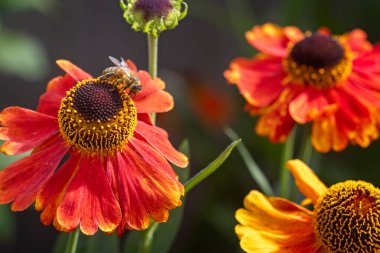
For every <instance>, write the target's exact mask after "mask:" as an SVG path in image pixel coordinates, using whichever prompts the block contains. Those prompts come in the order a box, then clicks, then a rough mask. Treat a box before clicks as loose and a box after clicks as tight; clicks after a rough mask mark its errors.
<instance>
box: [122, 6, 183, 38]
mask: <svg viewBox="0 0 380 253" xmlns="http://www.w3.org/2000/svg"><path fill="white" fill-rule="evenodd" d="M182 4H183V5H184V9H183V10H181V9H182ZM120 5H121V8H122V9H123V12H124V18H125V20H126V21H127V22H128V23H129V24H131V25H132V28H133V29H134V30H135V31H143V32H145V33H148V34H151V35H152V36H153V37H157V36H158V35H159V34H160V33H161V32H162V31H164V30H166V29H173V28H175V27H176V26H177V25H178V21H180V20H181V19H183V18H185V17H186V14H187V4H186V3H185V2H183V0H127V2H126V3H124V1H123V0H121V1H120Z"/></svg>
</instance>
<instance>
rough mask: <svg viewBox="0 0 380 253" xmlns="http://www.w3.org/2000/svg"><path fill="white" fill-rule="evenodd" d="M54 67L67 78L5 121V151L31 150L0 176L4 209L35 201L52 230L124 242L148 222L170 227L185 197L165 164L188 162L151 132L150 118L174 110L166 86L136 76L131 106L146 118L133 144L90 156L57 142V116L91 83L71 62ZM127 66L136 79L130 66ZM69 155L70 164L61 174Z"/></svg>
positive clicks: (162, 135) (4, 115)
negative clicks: (138, 87)
mask: <svg viewBox="0 0 380 253" xmlns="http://www.w3.org/2000/svg"><path fill="white" fill-rule="evenodd" d="M57 63H58V65H59V66H60V67H61V68H62V69H64V70H65V71H66V73H67V74H66V75H65V76H63V77H57V78H54V79H52V80H51V81H50V82H49V84H48V87H47V91H46V92H45V93H44V94H43V95H42V96H41V98H40V102H39V105H38V112H35V111H31V110H27V109H23V108H19V107H10V108H7V109H5V110H3V111H2V112H1V113H0V121H1V128H0V138H1V139H3V140H6V142H5V144H4V145H3V147H2V151H3V152H6V153H9V154H18V153H22V152H25V151H28V150H33V152H32V154H31V155H29V156H27V157H25V158H23V159H21V160H19V161H17V162H15V163H14V164H12V165H10V166H8V167H7V168H5V169H4V170H2V171H1V172H0V203H9V202H12V201H13V204H12V209H13V210H15V211H20V210H23V209H25V208H27V207H28V206H29V205H30V204H31V203H32V202H33V201H36V209H37V210H38V211H41V221H42V222H43V223H44V224H46V225H48V224H51V223H53V224H54V226H55V227H56V228H57V229H58V230H61V231H71V230H73V229H75V228H76V227H78V226H80V228H81V230H82V232H83V233H85V234H89V235H90V234H94V233H95V232H96V231H97V230H98V228H100V229H101V230H103V231H105V232H112V231H114V230H116V229H118V231H119V234H121V233H122V232H124V230H125V229H145V228H147V227H148V226H149V224H150V219H151V218H153V219H154V220H155V221H157V222H163V221H166V220H167V219H168V215H169V214H168V211H169V210H171V209H173V208H175V207H177V206H179V205H181V200H180V197H181V196H182V195H183V194H184V189H183V185H182V184H181V183H180V182H179V181H178V178H177V175H176V174H175V173H174V171H173V170H172V168H171V166H170V165H169V163H168V161H167V160H166V159H168V160H169V161H171V162H173V163H174V164H176V165H178V166H180V167H185V166H187V164H188V160H187V157H186V156H184V155H183V154H182V153H180V152H178V151H177V150H175V149H174V147H173V146H172V145H171V143H170V142H169V140H168V134H167V133H166V132H165V131H164V130H162V129H160V128H158V127H155V126H153V125H152V124H151V118H150V116H149V114H148V113H150V112H164V111H168V110H170V109H171V108H172V107H173V100H172V97H171V96H170V94H168V93H167V92H165V91H163V89H164V87H165V84H164V82H163V81H161V80H160V79H158V78H157V79H154V80H152V79H151V78H150V77H149V75H148V74H147V73H146V72H145V71H139V72H138V73H137V74H138V76H139V77H140V79H141V83H142V85H143V87H144V88H143V91H142V92H140V93H139V94H137V95H136V96H135V97H134V98H133V99H134V100H136V101H137V102H136V101H135V103H136V104H138V108H137V109H138V110H141V111H138V115H137V118H138V127H137V129H136V132H135V134H134V137H131V139H130V142H129V143H128V144H127V146H126V147H125V148H124V150H123V151H121V153H120V152H119V151H115V154H114V155H113V156H110V157H103V158H102V156H87V155H86V154H82V153H79V152H76V151H75V150H73V149H71V147H70V146H68V144H67V143H66V142H65V140H64V139H63V138H62V136H61V135H60V134H59V126H58V121H57V115H58V110H59V106H60V101H61V99H62V98H63V97H64V96H65V95H66V91H67V90H68V89H70V88H71V87H73V85H75V83H76V82H77V81H81V80H83V79H86V78H91V76H90V75H89V74H87V73H86V72H84V71H83V70H81V69H80V68H78V67H77V66H75V65H73V64H72V63H70V62H69V61H64V60H60V61H57ZM127 63H128V64H129V66H130V67H131V69H133V70H136V71H137V69H136V67H135V66H134V65H133V63H132V62H131V61H128V62H127ZM158 101H161V102H162V103H158ZM66 154H70V156H69V157H68V159H67V161H65V162H64V163H63V165H62V166H60V167H59V168H58V165H59V163H60V162H61V161H62V159H63V157H64V156H65V155H66ZM57 168H58V169H57Z"/></svg>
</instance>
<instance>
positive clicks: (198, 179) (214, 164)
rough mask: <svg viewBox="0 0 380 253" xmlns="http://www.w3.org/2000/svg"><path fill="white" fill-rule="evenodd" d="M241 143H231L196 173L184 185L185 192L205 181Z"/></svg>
mask: <svg viewBox="0 0 380 253" xmlns="http://www.w3.org/2000/svg"><path fill="white" fill-rule="evenodd" d="M240 142H241V139H240V140H236V141H234V142H232V143H231V144H230V145H229V146H228V147H227V148H226V149H225V150H224V151H223V152H222V153H221V154H220V155H219V156H218V157H217V158H216V159H215V160H214V161H212V162H211V163H210V164H209V165H208V166H207V167H206V168H204V169H203V170H201V171H200V172H198V173H197V174H196V175H195V176H194V177H192V178H191V179H190V180H189V181H187V182H186V183H185V192H186V193H187V192H189V191H190V190H191V189H192V188H194V187H195V186H197V185H198V184H199V183H200V182H202V181H203V180H205V179H206V178H207V177H208V176H210V175H211V174H212V173H214V172H215V171H216V170H217V169H218V168H219V167H220V165H222V164H223V163H224V161H225V160H226V159H227V157H228V156H229V155H230V154H231V151H232V150H233V149H234V148H235V146H236V145H237V144H239V143H240Z"/></svg>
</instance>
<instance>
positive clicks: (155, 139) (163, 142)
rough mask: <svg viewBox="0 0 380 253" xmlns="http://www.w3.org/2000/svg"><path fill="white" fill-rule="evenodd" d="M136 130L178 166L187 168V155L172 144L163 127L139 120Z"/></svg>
mask: <svg viewBox="0 0 380 253" xmlns="http://www.w3.org/2000/svg"><path fill="white" fill-rule="evenodd" d="M135 132H136V133H137V134H139V135H140V136H142V137H143V138H144V139H145V140H146V141H147V142H148V143H149V144H150V145H152V146H153V147H154V148H155V149H156V150H157V151H158V152H160V153H161V154H162V155H163V156H164V157H165V158H166V159H168V160H169V161H170V162H172V163H174V164H175V165H177V166H178V167H181V168H185V167H186V166H187V165H188V163H189V161H188V159H187V157H186V156H185V155H184V154H182V153H181V152H179V151H177V150H176V149H175V148H174V147H173V146H172V144H171V143H170V141H169V140H168V138H169V136H168V133H167V132H166V131H165V130H163V129H162V128H159V127H157V126H151V125H148V124H146V123H144V122H142V121H138V122H137V127H136V130H135Z"/></svg>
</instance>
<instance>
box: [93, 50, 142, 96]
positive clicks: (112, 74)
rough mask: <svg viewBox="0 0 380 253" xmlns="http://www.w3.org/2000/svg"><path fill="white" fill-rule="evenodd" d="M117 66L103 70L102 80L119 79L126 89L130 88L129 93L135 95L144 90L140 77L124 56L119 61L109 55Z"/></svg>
mask: <svg viewBox="0 0 380 253" xmlns="http://www.w3.org/2000/svg"><path fill="white" fill-rule="evenodd" d="M109 58H110V60H111V61H112V63H113V64H115V66H112V67H108V68H106V69H105V70H103V73H102V76H101V77H100V78H101V79H102V80H110V79H114V78H116V79H117V82H118V83H120V84H121V85H122V86H123V88H124V89H129V91H128V95H131V96H132V95H135V94H136V93H138V92H140V91H141V90H142V86H141V83H140V79H139V78H138V76H137V75H136V73H135V72H134V71H133V70H131V69H130V68H129V67H128V65H127V64H126V63H125V61H124V59H123V58H120V59H121V61H118V60H117V59H116V58H114V57H112V56H109Z"/></svg>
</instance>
